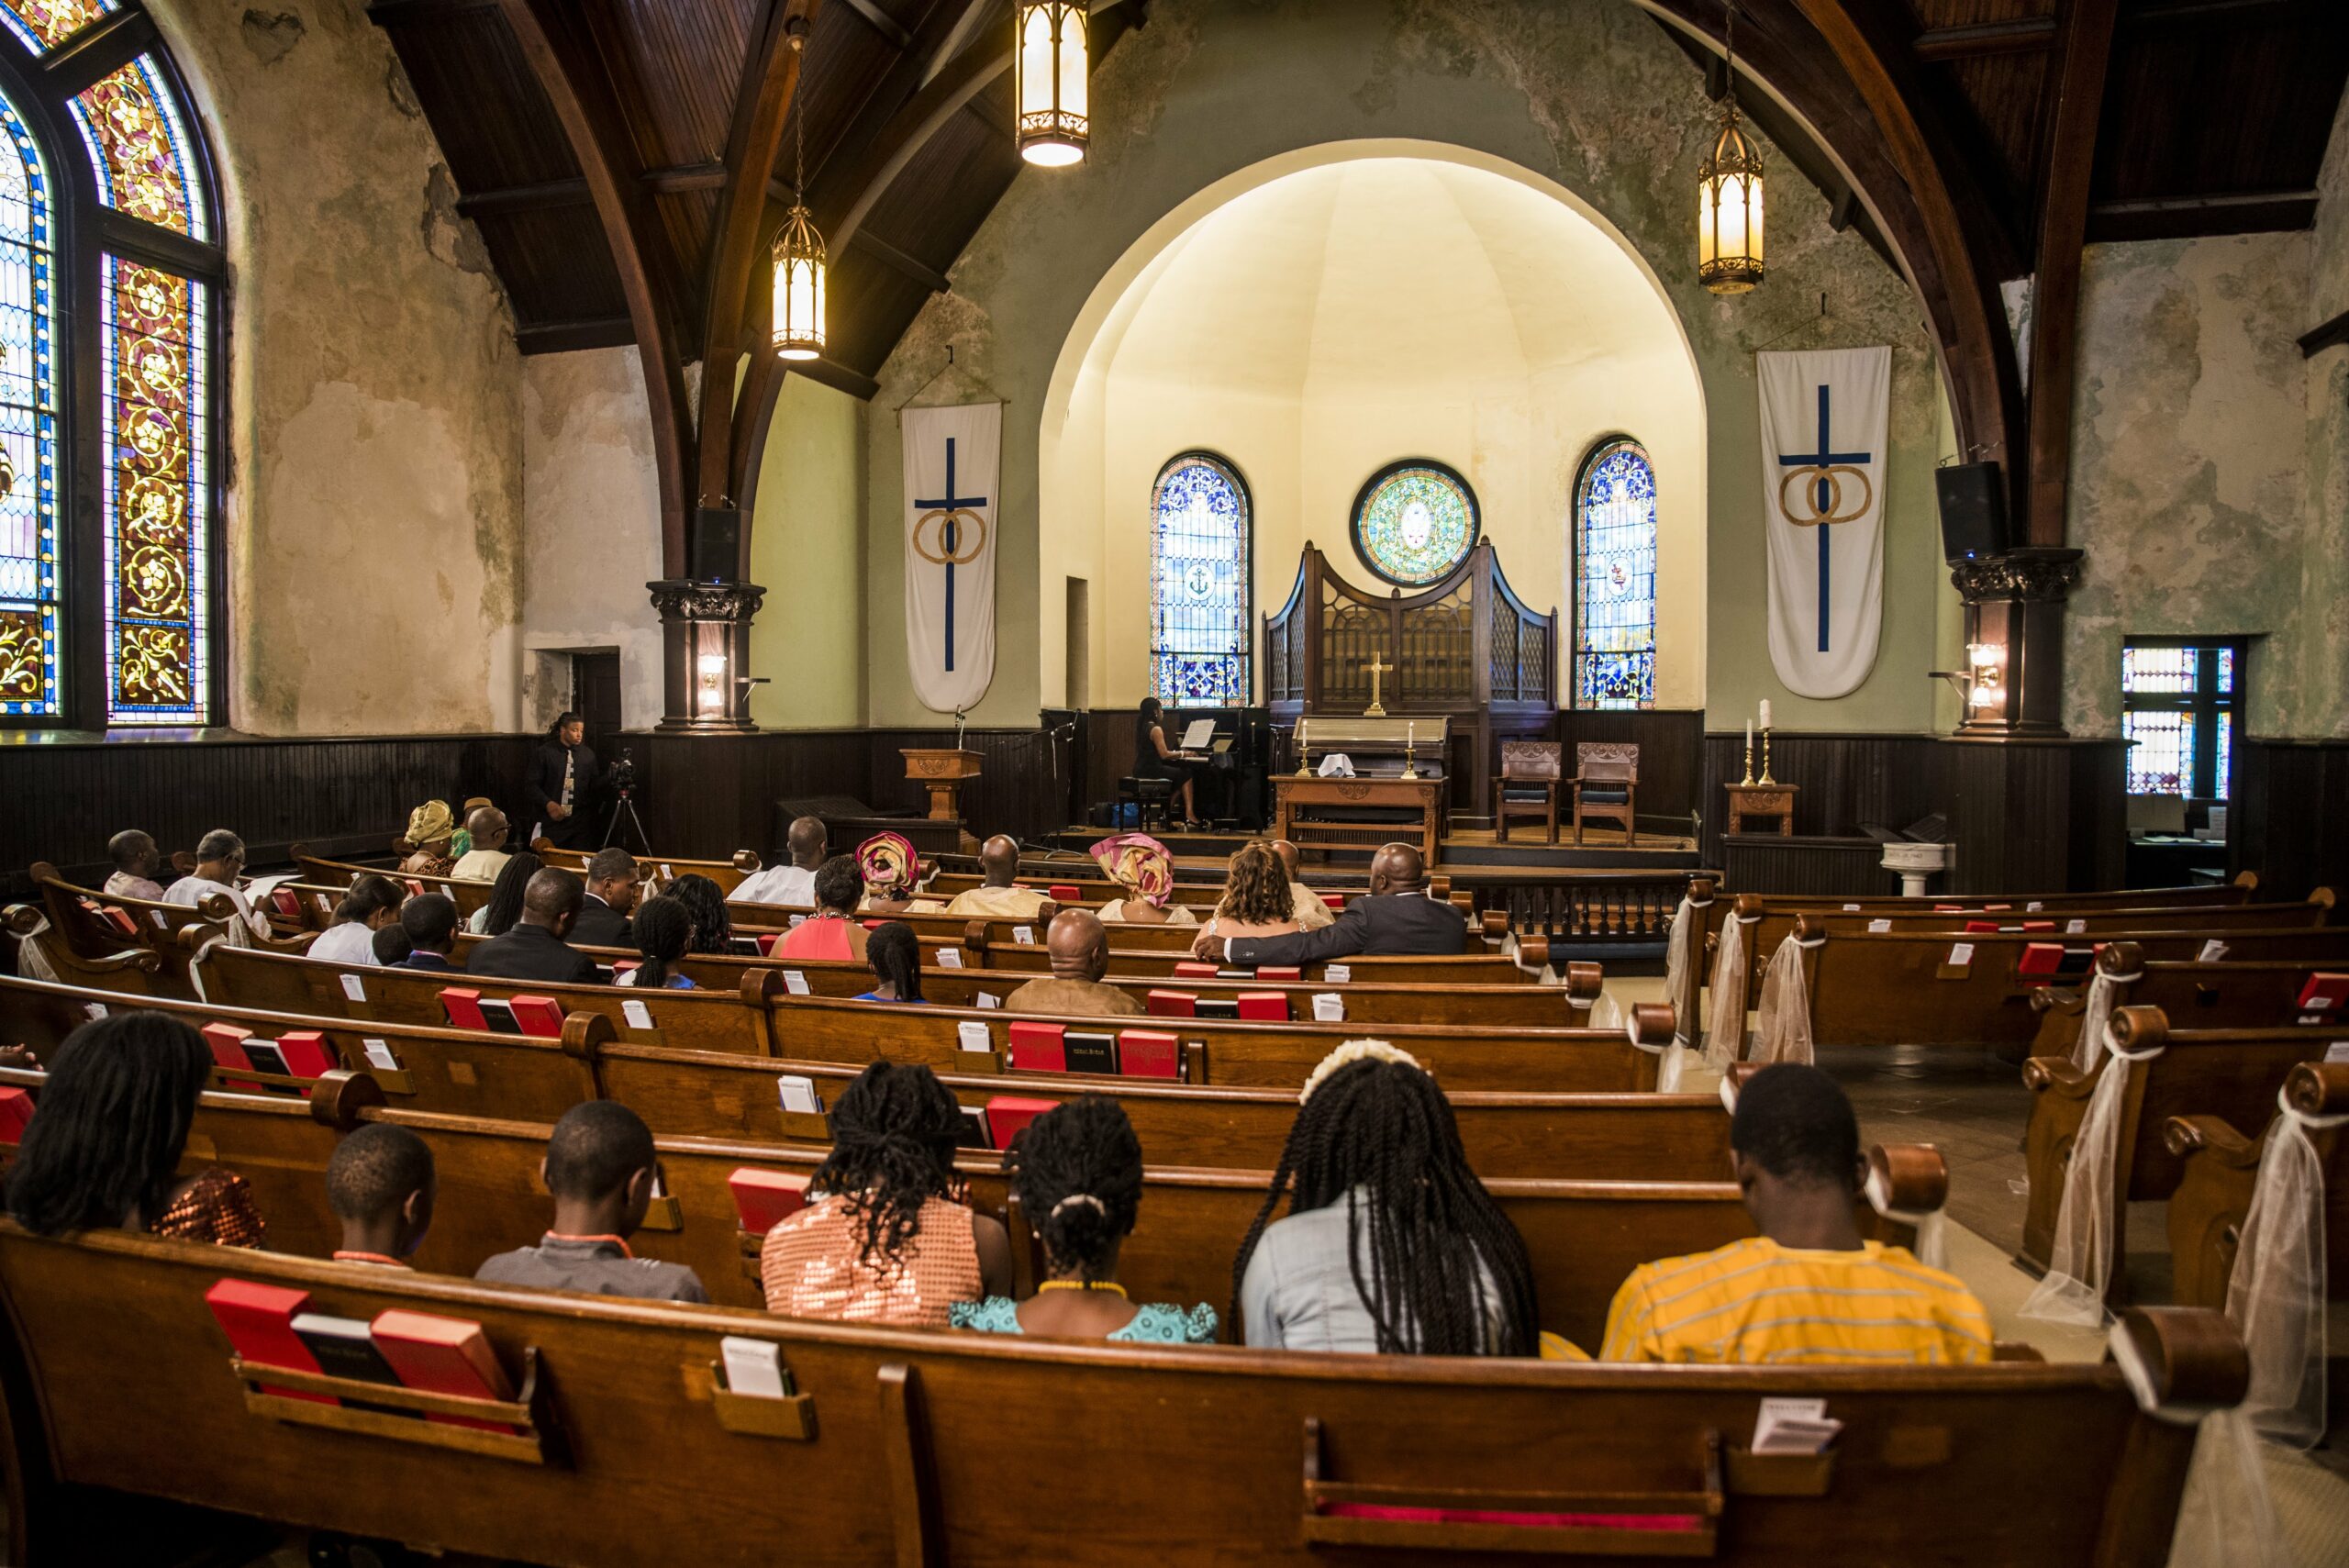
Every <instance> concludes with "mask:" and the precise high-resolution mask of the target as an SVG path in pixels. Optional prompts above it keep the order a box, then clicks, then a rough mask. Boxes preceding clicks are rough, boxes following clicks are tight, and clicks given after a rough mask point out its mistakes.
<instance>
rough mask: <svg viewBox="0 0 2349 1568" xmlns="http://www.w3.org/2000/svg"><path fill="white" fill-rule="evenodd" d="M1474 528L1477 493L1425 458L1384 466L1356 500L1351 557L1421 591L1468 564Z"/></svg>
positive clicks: (1385, 575)
mask: <svg viewBox="0 0 2349 1568" xmlns="http://www.w3.org/2000/svg"><path fill="white" fill-rule="evenodd" d="M1477 528H1478V519H1477V515H1476V493H1475V491H1473V490H1471V489H1469V488H1468V482H1467V481H1466V480H1465V479H1463V478H1461V477H1460V475H1459V474H1458V473H1454V472H1453V470H1451V469H1449V468H1447V467H1445V466H1444V465H1443V464H1442V463H1440V462H1434V461H1432V460H1431V459H1427V458H1413V459H1410V460H1408V461H1406V462H1397V463H1390V464H1388V465H1387V466H1386V467H1385V468H1382V469H1380V470H1379V471H1378V472H1377V473H1374V474H1372V475H1371V476H1370V480H1369V483H1367V484H1364V486H1363V487H1362V493H1361V494H1360V495H1356V496H1355V497H1354V528H1353V533H1354V553H1355V554H1356V555H1358V556H1360V557H1361V558H1362V563H1363V564H1364V566H1367V567H1369V568H1370V569H1371V570H1372V571H1373V572H1375V573H1378V575H1379V576H1381V577H1384V578H1385V579H1386V581H1388V582H1389V583H1393V584H1398V585H1400V586H1402V587H1405V588H1419V587H1424V586H1426V585H1427V584H1430V583H1432V582H1434V581H1435V580H1436V579H1437V578H1439V577H1442V575H1443V574H1444V573H1448V572H1450V571H1451V570H1452V569H1453V567H1455V566H1457V565H1459V564H1460V563H1461V562H1463V561H1464V560H1466V559H1467V557H1468V552H1469V550H1473V549H1475V544H1476V530H1477Z"/></svg>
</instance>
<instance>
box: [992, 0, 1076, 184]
mask: <svg viewBox="0 0 2349 1568" xmlns="http://www.w3.org/2000/svg"><path fill="white" fill-rule="evenodd" d="M1085 5H1086V0H1019V6H1017V7H1016V8H1015V9H1016V14H1017V16H1018V17H1019V30H1018V32H1017V34H1016V35H1015V36H1014V38H1013V39H1012V49H1011V61H1012V72H1013V75H1014V80H1013V82H1012V100H1011V101H1012V104H1013V106H1014V107H1013V110H1012V113H1013V115H1014V116H1015V117H1016V124H1015V127H1014V129H1015V131H1016V134H1017V136H1018V139H1019V156H1020V157H1022V158H1024V159H1026V160H1027V161H1029V162H1030V163H1035V164H1041V165H1042V166H1043V167H1045V168H1048V169H1059V168H1065V167H1067V166H1068V165H1069V164H1071V163H1079V162H1082V161H1084V159H1085V142H1086V141H1087V140H1089V139H1091V137H1092V135H1093V117H1092V114H1091V112H1090V110H1089V107H1088V106H1087V104H1086V100H1085V69H1086V65H1087V61H1086V59H1085V18H1086V11H1085Z"/></svg>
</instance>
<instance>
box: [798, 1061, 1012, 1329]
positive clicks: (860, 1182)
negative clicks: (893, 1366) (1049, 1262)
mask: <svg viewBox="0 0 2349 1568" xmlns="http://www.w3.org/2000/svg"><path fill="white" fill-rule="evenodd" d="M831 1119H832V1151H831V1153H830V1154H829V1155H827V1156H826V1157H825V1159H824V1162H823V1163H822V1164H820V1165H818V1166H817V1167H816V1170H815V1173H814V1174H813V1175H812V1176H810V1177H809V1178H808V1182H807V1195H808V1203H807V1207H805V1208H802V1209H800V1210H799V1211H798V1212H797V1213H796V1214H792V1215H789V1216H786V1217H785V1218H784V1219H782V1220H781V1221H779V1222H778V1223H777V1224H776V1226H775V1228H774V1229H772V1230H770V1231H768V1232H767V1239H766V1243H765V1245H764V1246H763V1247H762V1248H761V1249H760V1251H759V1279H760V1283H761V1284H763V1286H764V1287H765V1291H766V1300H767V1310H768V1311H770V1312H780V1313H783V1314H785V1316H787V1317H792V1318H830V1319H832V1320H834V1321H836V1322H843V1323H894V1324H898V1325H900V1326H904V1327H908V1328H928V1329H940V1328H944V1327H945V1325H946V1314H947V1309H948V1308H949V1307H952V1305H953V1304H954V1303H955V1302H958V1301H968V1300H971V1299H972V1298H973V1297H974V1296H982V1295H1008V1294H1009V1293H1010V1290H1011V1239H1010V1237H1009V1236H1008V1235H1007V1234H1005V1232H1004V1229H1003V1224H1002V1222H1001V1221H1000V1220H996V1219H992V1218H988V1217H986V1216H985V1215H977V1214H974V1213H972V1212H971V1210H970V1208H969V1207H968V1206H967V1205H966V1204H964V1203H963V1182H962V1180H961V1178H960V1177H958V1176H956V1175H955V1173H954V1150H955V1147H956V1145H957V1143H958V1142H959V1141H960V1139H961V1135H962V1131H963V1111H962V1107H961V1106H957V1105H956V1104H955V1103H954V1096H953V1095H952V1093H951V1092H949V1091H948V1089H947V1087H946V1085H945V1084H941V1083H940V1082H939V1081H938V1075H937V1074H936V1073H932V1072H931V1071H930V1069H929V1068H927V1067H922V1066H901V1065H899V1064H897V1063H896V1062H874V1064H873V1065H872V1066H870V1067H867V1068H866V1069H865V1070H864V1071H863V1072H862V1073H858V1074H857V1077H856V1081H855V1082H854V1083H852V1084H850V1085H849V1086H848V1088H847V1089H846V1090H844V1091H843V1092H842V1093H841V1097H840V1100H839V1102H838V1103H837V1104H836V1105H834V1106H833V1107H832V1118H831Z"/></svg>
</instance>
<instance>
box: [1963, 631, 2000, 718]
mask: <svg viewBox="0 0 2349 1568" xmlns="http://www.w3.org/2000/svg"><path fill="white" fill-rule="evenodd" d="M1965 659H1966V662H1967V663H1969V664H1971V665H1972V666H1973V667H1974V686H1973V689H1972V690H1971V691H1969V692H1968V693H1966V696H1965V705H1966V706H1968V707H1971V708H1976V709H1979V708H1986V707H1996V706H1998V700H1999V687H2001V686H2002V685H2004V684H2006V676H2007V651H2006V650H2005V649H2004V648H2002V647H2000V646H1999V645H1998V644H1997V643H1995V642H1969V643H1967V644H1966V645H1965Z"/></svg>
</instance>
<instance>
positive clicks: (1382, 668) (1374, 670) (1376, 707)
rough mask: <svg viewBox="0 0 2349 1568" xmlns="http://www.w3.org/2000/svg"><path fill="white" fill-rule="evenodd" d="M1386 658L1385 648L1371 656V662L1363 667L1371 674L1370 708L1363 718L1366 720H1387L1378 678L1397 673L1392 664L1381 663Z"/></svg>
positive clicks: (1363, 714) (1364, 712)
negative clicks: (1380, 695)
mask: <svg viewBox="0 0 2349 1568" xmlns="http://www.w3.org/2000/svg"><path fill="white" fill-rule="evenodd" d="M1385 657H1386V650H1385V649H1384V648H1380V649H1375V650H1374V651H1372V653H1371V655H1370V662H1369V663H1367V664H1364V666H1363V668H1364V669H1365V670H1367V671H1369V672H1370V706H1368V707H1366V708H1364V709H1363V710H1362V716H1363V717H1364V718H1385V717H1386V705H1385V704H1383V703H1381V702H1380V701H1379V700H1378V677H1379V676H1381V675H1391V674H1393V673H1395V666H1394V665H1392V664H1382V663H1380V662H1379V661H1380V660H1381V659H1383V658H1385Z"/></svg>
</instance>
